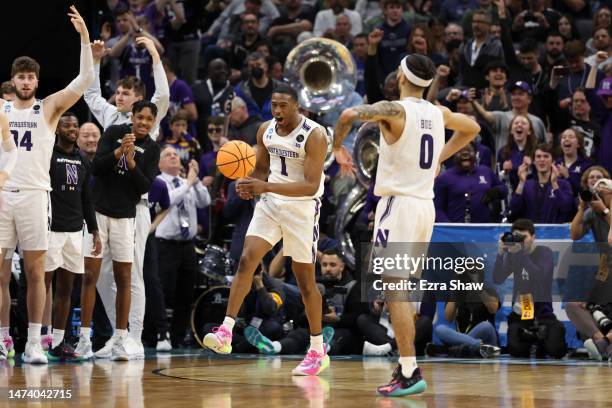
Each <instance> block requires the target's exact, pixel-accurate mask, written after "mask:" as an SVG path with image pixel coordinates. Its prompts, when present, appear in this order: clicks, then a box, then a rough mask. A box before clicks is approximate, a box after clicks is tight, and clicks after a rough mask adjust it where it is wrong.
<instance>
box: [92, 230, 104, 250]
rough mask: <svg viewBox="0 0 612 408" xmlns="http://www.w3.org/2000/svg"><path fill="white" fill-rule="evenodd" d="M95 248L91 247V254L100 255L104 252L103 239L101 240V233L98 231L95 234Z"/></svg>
mask: <svg viewBox="0 0 612 408" xmlns="http://www.w3.org/2000/svg"><path fill="white" fill-rule="evenodd" d="M92 235H93V248H92V249H91V254H92V255H93V256H98V255H100V254H101V253H102V241H101V240H100V234H99V233H98V232H97V231H96V232H94V233H93V234H92Z"/></svg>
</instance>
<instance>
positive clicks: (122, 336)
mask: <svg viewBox="0 0 612 408" xmlns="http://www.w3.org/2000/svg"><path fill="white" fill-rule="evenodd" d="M115 335H116V336H117V337H119V338H120V339H121V340H125V339H126V338H127V336H128V331H127V329H123V330H122V329H117V330H115Z"/></svg>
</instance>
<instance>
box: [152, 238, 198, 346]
mask: <svg viewBox="0 0 612 408" xmlns="http://www.w3.org/2000/svg"><path fill="white" fill-rule="evenodd" d="M157 254H158V258H157V259H158V262H159V278H160V281H161V285H162V288H163V291H164V299H165V303H166V307H167V308H169V309H172V311H173V312H172V323H171V325H170V327H171V328H170V339H171V341H172V344H173V345H175V346H178V345H180V344H181V343H182V342H183V339H184V338H185V334H186V332H187V327H188V324H189V316H190V315H191V305H192V303H193V294H194V286H195V282H196V270H197V259H196V253H195V247H194V245H193V241H169V240H165V239H161V238H157Z"/></svg>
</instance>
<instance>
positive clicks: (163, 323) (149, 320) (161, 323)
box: [142, 234, 168, 347]
mask: <svg viewBox="0 0 612 408" xmlns="http://www.w3.org/2000/svg"><path fill="white" fill-rule="evenodd" d="M143 274H144V284H145V296H146V298H147V299H148V300H149V301H148V302H146V305H145V318H144V332H143V336H142V337H143V340H144V341H145V342H146V343H147V344H148V345H150V346H152V347H153V346H155V345H156V343H157V335H158V334H159V335H161V336H164V335H165V334H166V332H168V317H167V315H166V302H165V301H164V292H163V290H162V284H161V281H160V278H159V259H158V254H157V240H156V239H155V235H154V234H149V236H148V237H147V244H146V247H145V255H144V262H143Z"/></svg>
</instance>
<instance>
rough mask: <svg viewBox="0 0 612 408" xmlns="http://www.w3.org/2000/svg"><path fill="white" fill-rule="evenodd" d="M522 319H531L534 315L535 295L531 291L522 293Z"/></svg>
mask: <svg viewBox="0 0 612 408" xmlns="http://www.w3.org/2000/svg"><path fill="white" fill-rule="evenodd" d="M519 302H520V303H521V320H531V319H533V317H534V307H533V296H531V293H526V294H524V295H521V297H520V300H519Z"/></svg>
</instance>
